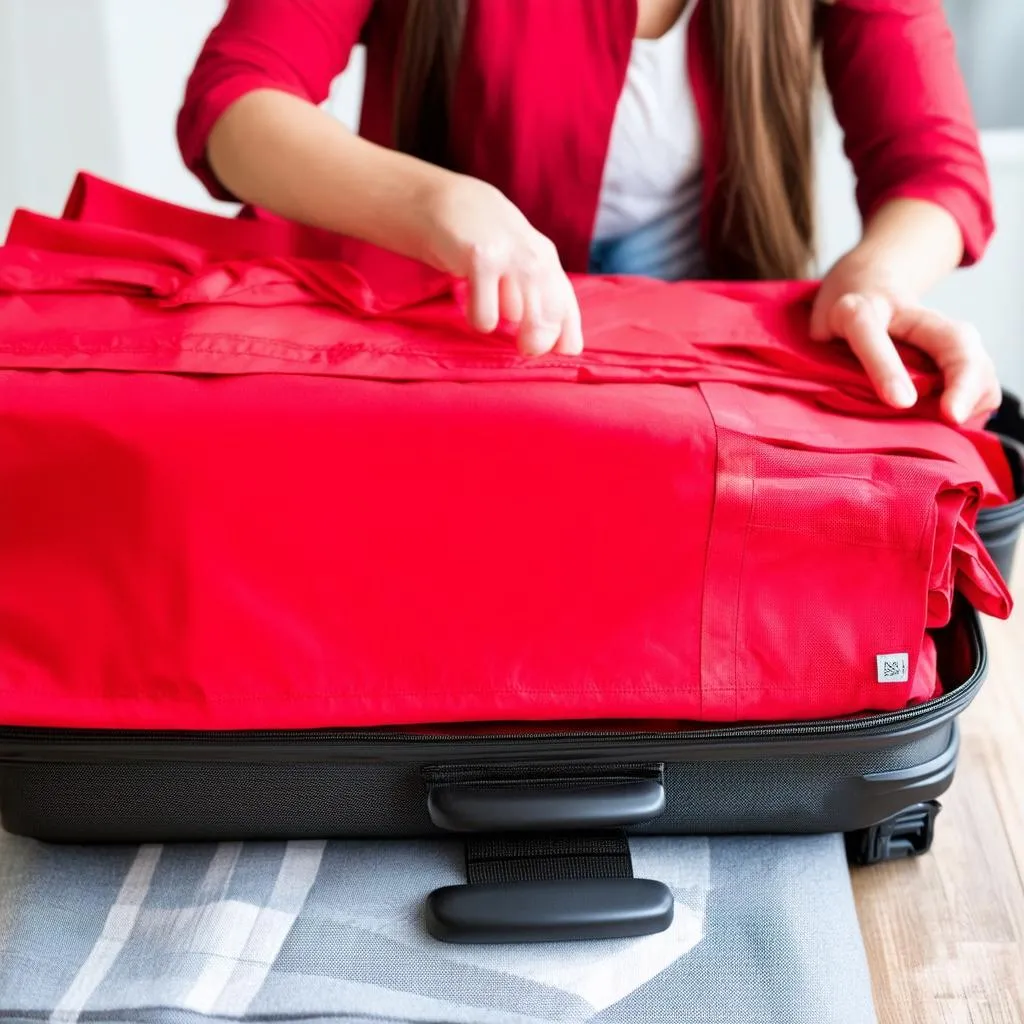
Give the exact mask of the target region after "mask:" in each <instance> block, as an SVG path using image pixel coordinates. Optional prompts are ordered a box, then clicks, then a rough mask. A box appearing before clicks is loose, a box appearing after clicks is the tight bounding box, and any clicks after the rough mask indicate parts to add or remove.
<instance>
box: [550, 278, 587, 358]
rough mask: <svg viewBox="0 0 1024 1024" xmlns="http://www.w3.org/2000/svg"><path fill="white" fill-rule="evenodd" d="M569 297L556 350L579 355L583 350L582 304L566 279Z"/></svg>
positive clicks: (564, 353)
mask: <svg viewBox="0 0 1024 1024" xmlns="http://www.w3.org/2000/svg"><path fill="white" fill-rule="evenodd" d="M565 287H566V291H567V293H568V297H567V299H566V305H567V307H568V309H567V311H566V314H565V319H564V320H563V321H562V336H561V337H560V338H559V339H558V343H557V344H556V345H555V351H556V352H558V353H559V354H560V355H564V356H578V355H580V354H581V353H582V352H583V322H582V317H581V316H580V306H579V302H578V301H577V299H576V292H575V290H574V289H573V287H572V285H571V284H570V283H569V281H568V279H566V283H565Z"/></svg>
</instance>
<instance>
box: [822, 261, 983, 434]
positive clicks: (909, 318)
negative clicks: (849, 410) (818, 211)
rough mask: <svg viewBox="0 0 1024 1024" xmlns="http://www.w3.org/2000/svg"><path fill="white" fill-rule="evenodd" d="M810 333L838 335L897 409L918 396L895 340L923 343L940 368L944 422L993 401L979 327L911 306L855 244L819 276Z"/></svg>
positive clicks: (892, 279) (974, 413) (971, 413)
mask: <svg viewBox="0 0 1024 1024" xmlns="http://www.w3.org/2000/svg"><path fill="white" fill-rule="evenodd" d="M811 335H812V337H813V338H815V339H816V340H818V341H829V340H831V339H834V338H840V339H843V340H845V341H846V342H847V343H848V344H849V346H850V348H851V349H853V351H854V353H855V354H856V356H857V358H858V359H859V360H860V361H861V363H862V364H863V366H864V369H865V370H866V371H867V374H868V377H869V378H870V379H871V382H872V384H873V385H874V387H875V390H876V391H877V392H878V395H879V397H880V398H882V400H883V401H885V402H887V403H888V404H890V405H892V406H894V407H895V408H897V409H908V408H910V407H911V406H913V405H914V403H915V402H916V401H917V398H918V396H917V392H916V391H915V389H914V385H913V383H912V382H911V379H910V374H909V373H908V372H907V369H906V367H905V366H904V365H903V363H902V361H901V360H900V357H899V354H898V352H897V351H896V346H895V345H894V344H893V342H894V340H895V341H900V342H905V343H907V344H909V345H914V346H915V347H916V348H919V349H921V350H923V351H924V352H926V353H927V354H928V355H929V356H931V358H932V360H933V361H934V362H935V364H936V365H937V366H938V368H939V369H940V370H941V372H942V375H943V378H944V381H945V389H944V391H943V395H942V400H941V408H942V411H943V413H944V414H945V416H946V417H947V418H948V419H949V420H950V421H951V422H953V423H958V424H960V423H964V422H966V421H968V420H971V419H974V418H975V417H978V416H981V415H984V414H985V413H988V412H992V411H993V410H995V409H996V408H998V406H999V401H1000V392H999V382H998V380H997V378H996V371H995V367H994V366H993V363H992V360H991V359H990V358H989V355H988V353H987V352H986V351H985V347H984V345H983V344H982V341H981V337H980V335H979V334H978V331H977V330H976V329H975V328H974V327H973V326H972V325H971V324H966V323H960V322H958V321H955V320H950V319H949V318H947V317H945V316H943V315H942V314H940V313H936V312H933V311H931V310H927V309H924V308H923V307H922V306H920V305H918V304H917V302H916V301H914V300H913V299H911V298H910V297H908V295H907V291H906V289H904V288H902V287H901V286H900V283H899V282H898V281H897V280H896V278H895V275H894V274H892V273H890V272H888V271H886V270H885V269H884V268H882V267H881V266H880V265H879V264H878V262H877V261H874V260H872V259H871V258H870V256H866V255H865V254H862V253H859V252H858V251H857V250H854V251H853V252H852V253H850V254H849V255H847V256H845V257H844V258H843V259H841V260H840V261H839V262H838V263H837V264H836V265H835V266H834V267H833V268H832V270H831V271H830V272H829V273H828V274H827V275H826V277H825V279H824V280H823V281H822V285H821V289H820V291H819V293H818V296H817V299H816V300H815V304H814V311H813V314H812V317H811Z"/></svg>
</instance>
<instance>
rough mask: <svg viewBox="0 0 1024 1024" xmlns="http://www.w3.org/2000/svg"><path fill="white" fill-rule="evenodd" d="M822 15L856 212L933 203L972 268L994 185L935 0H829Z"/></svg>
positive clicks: (987, 234)
mask: <svg viewBox="0 0 1024 1024" xmlns="http://www.w3.org/2000/svg"><path fill="white" fill-rule="evenodd" d="M820 16H821V20H820V29H821V39H822V47H823V59H824V65H825V77H826V79H827V81H828V85H829V89H830V90H831V92H832V102H833V105H834V107H835V111H836V117H837V119H838V120H839V123H840V125H841V126H842V129H843V132H844V135H845V149H846V155H847V156H848V157H849V158H850V162H851V163H852V164H853V169H854V171H855V173H856V175H857V201H858V203H859V205H860V209H861V213H862V215H863V216H864V217H865V218H867V217H869V216H870V215H871V214H872V213H873V212H874V211H875V210H876V209H877V208H878V207H879V206H880V205H881V204H882V203H884V202H886V201H888V200H890V199H895V198H900V197H904V198H914V199H926V200H930V201H931V202H934V203H936V204H937V205H939V206H942V207H943V208H944V209H946V210H948V211H949V213H951V214H952V215H953V217H954V218H955V219H956V221H957V222H958V224H959V225H960V230H961V232H962V234H963V239H964V264H965V265H966V264H970V263H973V262H975V261H976V260H977V259H978V258H979V257H980V256H981V254H982V253H983V251H984V250H985V247H986V245H987V244H988V241H989V239H990V238H991V236H992V232H993V230H994V223H993V214H992V195H991V186H990V183H989V178H988V172H987V170H986V167H985V161H984V158H983V157H982V154H981V149H980V146H979V140H978V130H977V127H976V124H975V120H974V114H973V111H972V109H971V103H970V100H969V98H968V95H967V89H966V86H965V85H964V81H963V77H962V75H961V73H960V68H959V66H958V64H957V59H956V50H955V45H954V40H953V34H952V32H951V30H950V28H949V24H948V22H947V21H946V16H945V14H944V13H943V10H942V0H835V2H834V3H832V4H830V5H828V6H823V7H822V9H821V11H820Z"/></svg>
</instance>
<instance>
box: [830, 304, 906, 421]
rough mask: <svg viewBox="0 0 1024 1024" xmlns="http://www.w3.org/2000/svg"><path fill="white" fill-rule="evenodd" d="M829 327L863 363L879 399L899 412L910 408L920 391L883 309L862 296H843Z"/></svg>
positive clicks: (836, 305) (833, 310) (834, 309)
mask: <svg viewBox="0 0 1024 1024" xmlns="http://www.w3.org/2000/svg"><path fill="white" fill-rule="evenodd" d="M830 326H831V328H832V330H833V331H834V332H835V334H836V335H837V336H838V337H840V338H844V339H845V340H846V342H847V344H849V346H850V348H851V349H852V350H853V353H854V355H856V356H857V358H858V359H859V360H860V363H861V365H862V366H863V367H864V370H865V372H866V373H867V375H868V377H869V378H870V380H871V383H872V384H873V385H874V388H875V390H876V391H877V392H878V395H879V397H880V398H881V399H882V400H883V401H885V402H888V403H889V404H890V405H892V406H894V407H895V408H897V409H909V408H910V407H911V406H913V405H914V403H915V402H916V401H917V391H916V390H915V388H914V383H913V381H912V380H911V379H910V374H909V373H907V368H906V367H905V366H904V365H903V362H902V360H901V359H900V357H899V353H898V352H897V351H896V346H895V345H894V344H893V341H892V338H891V337H889V331H888V329H887V328H888V324H887V322H886V320H885V319H884V318H883V308H882V306H881V305H880V304H878V303H875V302H872V301H871V300H869V299H867V298H865V297H864V296H863V295H844V296H843V297H842V298H841V299H840V300H839V301H838V302H837V303H836V304H835V306H834V307H833V309H832V317H831V320H830Z"/></svg>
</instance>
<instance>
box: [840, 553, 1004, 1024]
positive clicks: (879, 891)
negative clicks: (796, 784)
mask: <svg viewBox="0 0 1024 1024" xmlns="http://www.w3.org/2000/svg"><path fill="white" fill-rule="evenodd" d="M1014 575H1015V577H1016V578H1015V590H1016V599H1017V604H1018V610H1017V611H1016V612H1015V613H1014V616H1013V618H1012V619H1011V620H1010V622H1008V623H1005V622H991V621H986V623H985V633H986V636H987V637H988V641H989V647H990V654H991V670H990V674H989V679H988V682H987V683H986V684H985V686H984V687H983V688H982V691H981V693H980V694H979V696H978V697H977V699H976V700H975V702H974V703H973V704H972V705H971V707H970V708H969V709H968V710H967V711H966V712H965V713H964V715H963V716H962V718H961V723H962V737H963V742H962V746H961V751H960V762H959V766H958V768H957V773H956V777H955V779H954V781H953V786H952V788H951V789H950V791H949V792H948V793H947V794H946V796H945V797H943V799H942V805H943V811H942V814H940V816H939V819H938V828H937V831H936V837H935V845H934V847H933V848H932V852H931V853H930V854H929V855H927V856H924V857H921V858H920V859H918V860H914V861H903V862H898V863H895V864H888V865H880V866H878V867H872V868H861V869H856V870H854V872H853V887H854V894H855V896H856V899H857V908H858V912H859V914H860V920H861V926H862V930H863V933H864V942H865V945H866V947H867V951H868V959H869V961H870V963H871V971H872V976H873V978H874V988H875V1003H876V1006H877V1008H878V1018H879V1022H880V1024H1024V557H1019V558H1018V560H1017V567H1016V572H1015V574H1014Z"/></svg>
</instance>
